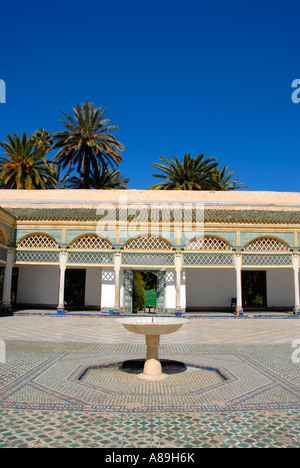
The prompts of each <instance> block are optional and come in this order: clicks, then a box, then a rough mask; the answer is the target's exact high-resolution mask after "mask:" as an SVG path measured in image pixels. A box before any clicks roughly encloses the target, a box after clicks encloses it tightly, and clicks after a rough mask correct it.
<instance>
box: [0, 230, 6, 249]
mask: <svg viewBox="0 0 300 468" xmlns="http://www.w3.org/2000/svg"><path fill="white" fill-rule="evenodd" d="M0 244H1V245H5V246H6V245H8V235H7V233H6V231H5V229H3V228H0Z"/></svg>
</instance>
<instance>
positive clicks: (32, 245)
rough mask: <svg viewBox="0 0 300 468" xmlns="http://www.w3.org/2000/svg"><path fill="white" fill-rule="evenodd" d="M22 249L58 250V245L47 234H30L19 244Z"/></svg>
mask: <svg viewBox="0 0 300 468" xmlns="http://www.w3.org/2000/svg"><path fill="white" fill-rule="evenodd" d="M18 248H21V249H57V248H58V245H57V242H55V240H54V239H52V237H50V236H47V234H30V235H29V236H26V237H24V238H23V239H21V241H20V242H19V244H18Z"/></svg>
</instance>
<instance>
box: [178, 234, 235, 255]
mask: <svg viewBox="0 0 300 468" xmlns="http://www.w3.org/2000/svg"><path fill="white" fill-rule="evenodd" d="M184 249H185V250H224V251H232V245H231V244H229V242H228V241H227V240H225V239H223V238H222V237H219V236H214V235H211V234H207V235H205V236H199V237H195V238H194V239H192V240H190V241H189V242H187V244H186V245H185V247H184Z"/></svg>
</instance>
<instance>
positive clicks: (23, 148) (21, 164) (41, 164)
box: [0, 132, 57, 190]
mask: <svg viewBox="0 0 300 468" xmlns="http://www.w3.org/2000/svg"><path fill="white" fill-rule="evenodd" d="M46 133H47V132H46ZM47 135H49V134H47ZM6 137H7V139H8V142H4V143H0V146H1V147H2V148H3V149H4V154H5V155H6V157H1V158H0V188H2V189H26V190H37V189H47V188H55V187H56V183H57V179H56V177H55V169H54V167H53V165H52V164H50V163H49V162H48V161H47V159H46V157H45V155H46V153H47V152H48V150H49V146H48V143H47V141H46V137H45V135H43V137H44V138H45V139H44V141H43V142H41V140H39V139H38V135H37V134H35V135H32V136H31V137H29V138H28V137H27V134H26V133H24V134H23V136H22V138H20V137H19V135H17V134H16V133H14V135H13V136H10V135H6ZM49 144H51V143H49Z"/></svg>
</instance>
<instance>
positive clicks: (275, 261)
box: [242, 254, 293, 267]
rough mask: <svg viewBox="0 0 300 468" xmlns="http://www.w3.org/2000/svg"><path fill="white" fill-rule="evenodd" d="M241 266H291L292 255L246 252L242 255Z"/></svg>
mask: <svg viewBox="0 0 300 468" xmlns="http://www.w3.org/2000/svg"><path fill="white" fill-rule="evenodd" d="M242 263H243V266H264V267H267V266H292V265H293V260H292V255H288V254H287V255H285V254H278V255H276V254H274V255H273V254H265V255H264V254H247V255H243V256H242Z"/></svg>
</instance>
